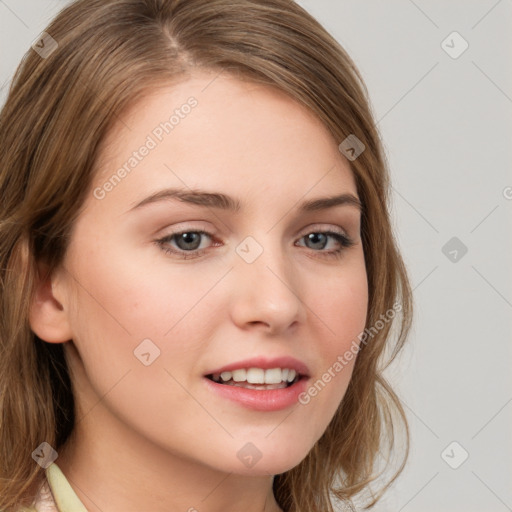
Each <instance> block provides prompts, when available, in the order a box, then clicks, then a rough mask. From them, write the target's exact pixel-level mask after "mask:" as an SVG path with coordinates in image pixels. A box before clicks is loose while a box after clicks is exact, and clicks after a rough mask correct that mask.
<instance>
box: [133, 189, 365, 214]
mask: <svg viewBox="0 0 512 512" xmlns="http://www.w3.org/2000/svg"><path fill="white" fill-rule="evenodd" d="M173 199H176V200H179V201H182V202H184V203H190V204H194V205H198V206H205V207H209V208H218V209H221V210H226V211H229V212H233V213H238V212H240V211H241V209H242V205H241V203H240V201H239V200H238V199H235V198H233V197H231V196H228V195H226V194H222V193H220V192H207V191H203V190H198V189H194V190H192V189H189V190H185V189H180V188H167V189H164V190H160V191H158V192H155V193H154V194H151V195H150V196H148V197H146V198H145V199H143V200H142V201H140V202H139V203H137V204H136V205H135V206H133V207H132V208H130V210H128V211H133V210H137V209H140V208H142V207H144V206H146V205H149V204H153V203H157V202H160V201H164V200H173ZM342 205H344V206H352V207H354V208H357V209H358V210H359V211H360V212H361V211H362V209H363V205H362V203H361V201H360V200H359V199H358V198H357V197H356V196H354V195H353V194H350V193H345V194H340V195H336V196H329V197H320V198H317V199H311V200H309V201H303V202H302V203H300V205H299V206H298V211H299V212H301V213H306V212H316V211H320V210H327V209H329V208H334V207H335V206H342Z"/></svg>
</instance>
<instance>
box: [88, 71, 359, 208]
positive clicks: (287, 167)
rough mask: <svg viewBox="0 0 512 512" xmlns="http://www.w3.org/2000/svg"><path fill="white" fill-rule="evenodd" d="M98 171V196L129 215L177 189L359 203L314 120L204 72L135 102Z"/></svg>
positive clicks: (254, 89)
mask: <svg viewBox="0 0 512 512" xmlns="http://www.w3.org/2000/svg"><path fill="white" fill-rule="evenodd" d="M97 169H98V172H97V175H96V177H95V181H94V186H95V187H98V186H99V187H103V186H104V185H105V184H106V185H107V187H106V188H107V189H108V194H106V197H105V199H108V201H109V202H112V201H114V200H115V201H121V202H124V203H125V205H126V203H127V202H129V203H130V204H132V205H133V204H134V202H136V201H137V200H138V199H139V200H140V199H142V198H143V196H144V195H147V194H148V193H152V192H155V191H156V190H157V189H158V188H161V187H162V188H163V187H177V186H180V187H184V188H202V189H212V190H213V189H215V190H219V189H220V190H223V191H225V192H226V193H227V194H229V195H234V196H238V197H240V196H242V197H244V196H245V197H246V198H248V199H249V198H250V197H251V196H254V198H256V197H259V198H260V199H261V197H265V199H266V200H267V201H270V200H271V199H272V198H274V199H275V200H278V201H280V200H282V199H283V198H284V197H285V196H289V197H291V198H293V197H296V198H297V199H298V198H299V197H302V196H304V195H306V194H308V192H309V191H311V192H312V194H314V193H315V192H316V193H321V192H323V193H325V192H329V193H335V192H348V191H350V192H352V193H354V194H355V193H356V186H355V181H354V178H353V175H352V171H351V169H350V166H349V164H348V162H347V161H346V159H345V158H344V157H343V156H342V155H341V154H340V152H339V150H338V144H337V142H336V141H335V140H334V138H333V137H332V135H331V133H330V132H329V130H328V129H327V128H326V127H325V126H324V125H323V123H322V122H321V121H320V120H319V119H318V118H317V117H316V116H315V115H314V114H313V113H312V112H311V111H309V110H308V109H307V108H306V107H304V106H302V105H301V104H299V103H298V102H297V101H295V100H294V99H292V98H290V97H289V96H287V95H286V94H285V93H283V92H282V91H279V90H277V89H276V88H273V87H269V86H265V85H261V84H256V83H253V82H248V81H241V80H239V79H237V78H234V77H232V76H229V75H222V74H221V75H218V74H214V73H207V72H196V73H195V74H194V75H192V76H190V77H187V78H186V79H183V80H182V81H180V82H178V83H176V84H173V85H170V86H169V87H162V88H159V89H154V90H151V91H149V92H148V93H146V94H145V95H144V96H143V97H141V98H138V99H137V101H136V102H134V103H133V104H132V105H131V106H130V107H129V108H128V109H126V110H125V112H124V113H123V115H122V116H121V117H120V118H119V119H118V121H117V122H116V124H115V125H114V126H113V128H112V129H111V130H110V132H109V133H108V134H107V137H106V138H105V140H104V142H103V145H102V148H101V151H100V154H99V159H98V161H97ZM109 182H110V183H111V186H108V183H109ZM333 188H336V190H333Z"/></svg>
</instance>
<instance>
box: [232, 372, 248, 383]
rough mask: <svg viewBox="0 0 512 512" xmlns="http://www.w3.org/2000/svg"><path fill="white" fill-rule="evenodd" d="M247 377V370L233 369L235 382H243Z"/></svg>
mask: <svg viewBox="0 0 512 512" xmlns="http://www.w3.org/2000/svg"><path fill="white" fill-rule="evenodd" d="M246 377H247V372H246V371H245V370H234V371H233V380H234V381H235V382H243V381H244V380H247V379H246Z"/></svg>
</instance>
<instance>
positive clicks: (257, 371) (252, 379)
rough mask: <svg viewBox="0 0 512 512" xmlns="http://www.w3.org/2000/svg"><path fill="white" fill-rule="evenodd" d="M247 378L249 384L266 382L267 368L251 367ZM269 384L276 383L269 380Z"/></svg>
mask: <svg viewBox="0 0 512 512" xmlns="http://www.w3.org/2000/svg"><path fill="white" fill-rule="evenodd" d="M246 380H247V382H248V383H249V384H265V370H262V369H261V368H249V369H248V370H247V377H246ZM267 384H274V383H273V382H268V383H267Z"/></svg>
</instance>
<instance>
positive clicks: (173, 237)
mask: <svg viewBox="0 0 512 512" xmlns="http://www.w3.org/2000/svg"><path fill="white" fill-rule="evenodd" d="M204 237H206V238H209V239H210V240H212V239H213V235H212V234H211V233H208V232H207V231H203V230H197V229H196V230H184V231H180V232H177V233H170V234H169V235H166V236H165V237H163V238H160V239H159V240H155V243H156V244H157V245H158V246H159V247H160V248H161V249H162V250H163V251H164V252H165V253H166V254H172V255H175V256H177V257H178V258H181V259H192V258H198V257H200V256H201V255H202V254H204V253H205V252H206V250H207V248H204V247H201V242H202V239H203V238H204ZM303 239H304V240H305V241H306V247H308V248H310V249H312V250H313V252H318V253H320V254H321V255H322V256H325V257H328V258H329V257H340V256H341V253H342V252H343V251H344V249H346V248H348V247H351V246H353V245H355V242H354V241H353V240H352V239H351V238H349V237H348V236H347V235H345V234H343V233H338V232H336V231H312V232H310V233H308V234H306V235H304V236H302V237H301V238H300V239H299V240H303ZM329 239H331V240H334V241H335V243H336V244H337V245H338V246H337V247H336V248H335V249H331V250H329V251H325V250H324V249H325V248H326V246H327V245H328V243H329ZM173 243H174V244H175V245H174V246H173Z"/></svg>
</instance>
